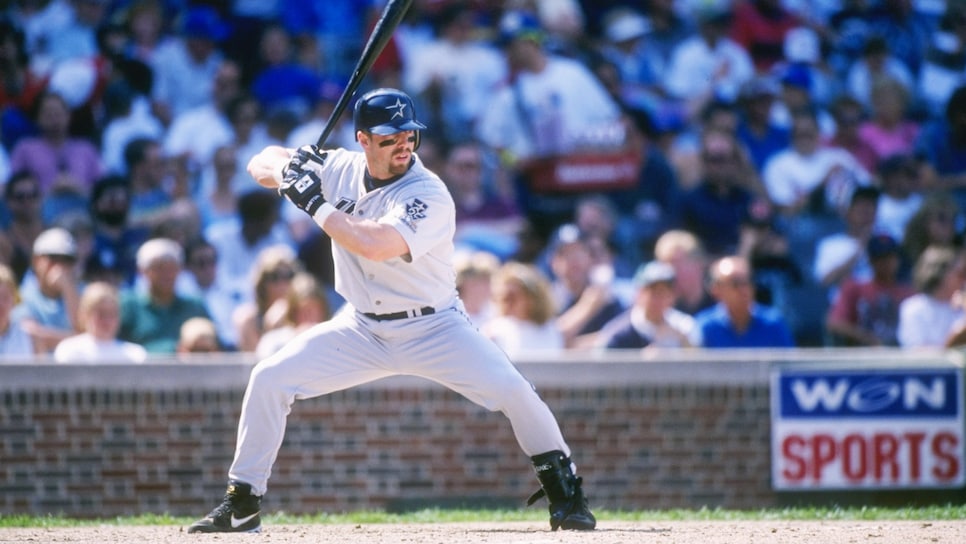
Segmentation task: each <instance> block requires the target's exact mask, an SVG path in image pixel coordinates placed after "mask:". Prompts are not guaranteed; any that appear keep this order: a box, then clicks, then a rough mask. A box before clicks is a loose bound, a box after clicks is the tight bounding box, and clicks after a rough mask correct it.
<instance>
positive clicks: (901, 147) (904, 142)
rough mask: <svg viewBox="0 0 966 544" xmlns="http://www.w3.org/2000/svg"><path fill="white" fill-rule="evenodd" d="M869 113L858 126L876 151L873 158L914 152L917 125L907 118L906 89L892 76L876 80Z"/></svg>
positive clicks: (863, 136) (860, 133)
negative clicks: (869, 115) (865, 119)
mask: <svg viewBox="0 0 966 544" xmlns="http://www.w3.org/2000/svg"><path fill="white" fill-rule="evenodd" d="M870 98H871V102H872V116H871V118H870V119H869V120H868V121H866V122H864V123H862V125H860V126H859V137H860V138H861V139H862V140H863V141H865V142H868V143H869V145H871V146H872V149H874V150H875V153H876V159H877V160H878V159H884V158H886V157H888V156H890V155H894V154H899V153H905V154H910V153H912V151H913V146H914V145H915V142H916V139H917V138H918V137H919V124H918V123H916V122H915V121H912V120H910V119H909V92H908V91H907V90H906V88H905V87H903V86H902V84H901V83H899V82H898V81H895V80H893V79H880V80H876V82H875V83H873V85H872V90H871V97H870Z"/></svg>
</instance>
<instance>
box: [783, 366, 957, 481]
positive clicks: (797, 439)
mask: <svg viewBox="0 0 966 544" xmlns="http://www.w3.org/2000/svg"><path fill="white" fill-rule="evenodd" d="M771 385H772V387H771V406H772V408H771V410H772V454H771V458H772V485H773V487H774V488H775V489H777V490H811V489H848V488H856V489H898V488H948V487H960V486H962V485H963V482H964V467H963V451H964V446H963V444H964V440H963V435H964V426H963V424H964V417H963V373H962V370H961V369H957V368H949V369H946V368H940V369H888V370H882V371H878V370H861V371H858V370H835V369H824V370H817V369H815V370H813V369H808V370H802V369H787V368H786V369H782V368H778V369H776V370H775V371H774V372H773V374H772V384H771Z"/></svg>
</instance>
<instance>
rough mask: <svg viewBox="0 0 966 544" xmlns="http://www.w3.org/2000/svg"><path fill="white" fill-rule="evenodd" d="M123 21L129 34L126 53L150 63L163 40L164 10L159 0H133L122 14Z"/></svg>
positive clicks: (152, 61)
mask: <svg viewBox="0 0 966 544" xmlns="http://www.w3.org/2000/svg"><path fill="white" fill-rule="evenodd" d="M123 23H124V25H125V27H126V28H127V32H128V36H129V41H128V43H127V46H126V48H125V49H126V51H125V52H126V54H127V55H128V56H130V57H131V58H133V59H137V60H139V61H141V62H144V63H145V64H148V65H152V64H153V63H154V56H155V54H156V53H157V51H158V48H159V47H160V46H161V43H163V40H164V28H165V11H164V6H163V5H162V2H161V0H134V1H133V2H131V3H130V5H129V7H128V9H127V11H126V13H125V15H124V18H123Z"/></svg>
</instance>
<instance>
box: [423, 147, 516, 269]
mask: <svg viewBox="0 0 966 544" xmlns="http://www.w3.org/2000/svg"><path fill="white" fill-rule="evenodd" d="M499 172H500V171H499V170H497V169H495V168H494V167H493V165H487V164H485V157H484V153H483V149H482V147H481V146H480V144H478V143H476V142H472V141H469V142H464V143H460V144H456V145H454V146H453V147H452V148H450V150H449V153H448V154H447V156H446V164H445V166H444V167H443V170H442V175H443V181H444V182H446V186H447V187H448V188H449V191H450V194H452V195H453V200H454V202H455V203H456V236H455V238H454V240H455V243H456V244H457V245H458V246H466V247H468V248H470V249H476V250H484V251H489V252H491V253H494V254H496V255H498V256H499V257H500V258H501V259H506V258H508V257H509V256H510V255H512V254H514V253H515V252H516V249H517V248H516V242H517V237H518V236H519V234H520V230H521V229H522V228H523V221H524V218H523V215H522V214H521V213H520V210H519V209H518V208H517V206H516V203H515V202H514V201H513V198H512V196H511V195H507V194H506V193H507V192H508V188H507V187H505V186H502V185H505V184H501V183H500V180H499V179H495V178H496V177H498V176H499Z"/></svg>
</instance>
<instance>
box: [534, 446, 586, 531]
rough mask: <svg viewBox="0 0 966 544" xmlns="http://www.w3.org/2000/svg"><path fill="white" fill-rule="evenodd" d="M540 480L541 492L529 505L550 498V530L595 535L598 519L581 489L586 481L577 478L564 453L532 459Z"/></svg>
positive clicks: (554, 452) (537, 456)
mask: <svg viewBox="0 0 966 544" xmlns="http://www.w3.org/2000/svg"><path fill="white" fill-rule="evenodd" d="M530 459H531V460H532V461H533V468H534V470H536V472H537V479H538V480H540V490H538V491H537V492H536V493H534V494H533V495H532V496H531V497H530V499H529V500H528V501H527V505H528V506H529V505H531V504H533V503H534V502H536V501H538V500H540V499H541V498H542V497H547V500H548V501H549V502H550V507H549V510H550V529H551V530H553V531H556V530H557V529H564V530H572V531H592V530H593V529H594V528H595V527H597V519H596V518H594V514H592V513H591V511H590V508H589V507H588V506H587V498H586V497H584V491H583V489H582V488H581V486H582V484H583V483H584V480H583V478H577V477H576V476H574V473H573V468H572V464H571V462H570V458H569V457H567V456H566V455H564V453H563V452H562V451H559V450H554V451H549V452H547V453H543V454H540V455H535V456H533V457H531V458H530Z"/></svg>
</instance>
